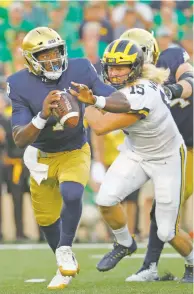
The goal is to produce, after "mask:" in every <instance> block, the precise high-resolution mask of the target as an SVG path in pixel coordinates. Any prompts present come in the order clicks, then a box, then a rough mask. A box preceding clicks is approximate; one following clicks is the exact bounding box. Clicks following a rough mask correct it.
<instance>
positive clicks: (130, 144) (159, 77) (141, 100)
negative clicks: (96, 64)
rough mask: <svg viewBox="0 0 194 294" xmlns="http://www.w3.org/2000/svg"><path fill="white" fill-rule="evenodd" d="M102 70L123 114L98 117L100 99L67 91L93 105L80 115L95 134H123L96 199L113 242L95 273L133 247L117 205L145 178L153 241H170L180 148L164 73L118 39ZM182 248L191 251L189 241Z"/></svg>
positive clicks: (178, 197) (178, 196) (181, 166)
mask: <svg viewBox="0 0 194 294" xmlns="http://www.w3.org/2000/svg"><path fill="white" fill-rule="evenodd" d="M103 68H104V70H103V71H104V76H105V79H106V80H107V81H108V82H110V83H111V84H112V85H113V86H115V87H117V89H118V88H120V90H119V91H117V92H115V93H113V94H111V96H110V97H112V98H113V97H115V98H118V99H121V97H124V98H126V99H127V100H128V102H129V104H130V111H129V112H128V113H122V114H121V113H120V114H116V113H106V114H102V113H101V111H99V110H98V109H97V108H96V107H98V108H101V109H103V108H104V107H105V106H106V103H107V102H106V99H105V97H102V96H94V95H93V94H92V92H91V91H89V94H88V90H87V87H86V86H85V85H78V84H75V83H73V85H74V86H77V88H78V89H79V93H77V92H76V91H74V90H70V92H71V94H73V95H75V96H77V97H78V99H79V100H81V101H82V102H85V103H88V104H94V106H96V107H94V106H90V107H88V108H87V109H86V113H85V115H86V119H87V121H88V123H89V125H90V127H91V128H92V129H93V130H94V131H95V132H96V134H97V135H104V134H106V133H108V132H111V131H114V130H116V129H123V131H124V133H125V135H126V138H125V144H124V146H123V150H122V151H121V153H120V154H119V156H118V157H117V159H116V160H115V161H114V163H113V164H112V165H111V167H110V168H109V170H108V171H107V173H106V176H105V179H104V181H103V183H102V185H101V188H100V191H99V193H98V195H97V199H96V202H97V204H98V205H99V207H100V210H101V213H102V216H103V218H104V220H105V221H106V222H107V223H108V225H109V226H110V228H111V229H112V232H113V234H114V235H115V239H116V241H115V242H114V248H113V250H112V251H111V252H109V253H107V254H106V255H105V256H104V257H103V259H102V260H101V261H100V262H99V263H98V265H97V269H98V270H99V271H108V270H110V269H112V268H114V267H115V266H116V264H117V263H118V262H119V261H120V260H121V259H122V258H123V257H124V256H126V255H131V254H132V253H133V252H134V251H135V250H136V248H137V245H136V243H135V240H134V239H133V237H132V236H131V235H130V233H129V231H128V228H127V224H126V218H125V214H124V212H123V209H122V206H121V205H120V203H121V202H122V201H123V200H124V198H125V197H126V196H127V195H129V194H130V193H132V192H133V191H135V190H137V189H138V188H140V187H141V186H142V185H143V184H144V183H145V182H146V181H147V180H148V179H150V178H151V179H152V181H153V182H154V187H155V198H156V222H157V226H158V231H157V234H158V237H159V238H160V239H161V240H162V241H163V242H170V241H171V240H173V239H174V238H175V236H176V234H178V220H179V214H180V207H181V202H182V195H183V191H184V178H185V160H186V148H185V145H184V141H183V138H182V136H181V135H180V133H179V131H178V129H177V126H176V124H175V122H174V120H173V118H172V115H171V113H170V111H169V108H168V106H169V101H168V99H167V97H166V95H165V93H164V90H163V88H162V86H161V84H163V83H164V81H165V80H167V78H168V74H169V72H168V71H167V70H164V69H159V68H156V67H155V66H154V65H151V64H144V55H143V51H142V50H141V48H140V47H139V46H138V45H137V44H136V43H135V42H133V41H130V40H121V39H119V40H115V41H113V42H112V43H111V44H109V46H108V47H107V49H106V51H105V53H104V56H103ZM106 109H107V108H106ZM112 109H113V107H112ZM107 110H108V109H107ZM184 242H187V238H185V240H184ZM187 245H188V251H189V250H190V251H192V247H190V246H191V245H190V243H189V242H188V244H187Z"/></svg>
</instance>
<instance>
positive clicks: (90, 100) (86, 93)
mask: <svg viewBox="0 0 194 294" xmlns="http://www.w3.org/2000/svg"><path fill="white" fill-rule="evenodd" d="M71 84H72V85H73V86H74V87H75V88H76V89H77V91H75V90H73V89H69V91H70V93H71V95H73V96H76V97H77V98H78V99H79V100H80V101H81V102H83V103H87V104H91V105H93V104H94V103H95V102H96V99H95V96H94V95H93V92H92V90H90V89H89V88H88V87H87V86H86V85H83V84H77V83H75V82H71Z"/></svg>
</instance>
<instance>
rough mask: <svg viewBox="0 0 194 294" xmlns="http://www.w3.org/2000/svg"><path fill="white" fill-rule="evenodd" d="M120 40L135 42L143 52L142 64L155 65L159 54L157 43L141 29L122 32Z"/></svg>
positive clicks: (149, 34)
mask: <svg viewBox="0 0 194 294" xmlns="http://www.w3.org/2000/svg"><path fill="white" fill-rule="evenodd" d="M120 39H129V40H133V41H135V42H136V43H137V44H138V45H140V46H141V48H142V51H143V52H144V62H145V63H153V64H156V62H157V60H158V57H159V54H160V52H159V47H158V44H157V41H156V39H155V38H154V36H153V35H152V34H151V33H149V32H148V31H146V30H143V29H137V28H134V29H130V30H127V31H126V32H124V33H123V34H122V35H121V36H120Z"/></svg>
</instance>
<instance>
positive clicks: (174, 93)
mask: <svg viewBox="0 0 194 294" xmlns="http://www.w3.org/2000/svg"><path fill="white" fill-rule="evenodd" d="M163 88H164V91H165V94H166V96H167V97H168V99H170V100H172V99H176V98H181V95H182V92H183V87H182V86H181V85H180V84H172V85H165V86H163Z"/></svg>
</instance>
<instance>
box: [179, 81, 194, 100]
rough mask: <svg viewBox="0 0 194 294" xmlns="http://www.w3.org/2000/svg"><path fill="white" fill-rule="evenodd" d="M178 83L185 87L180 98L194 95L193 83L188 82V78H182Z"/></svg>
mask: <svg viewBox="0 0 194 294" xmlns="http://www.w3.org/2000/svg"><path fill="white" fill-rule="evenodd" d="M177 84H179V85H181V86H182V87H183V91H182V94H181V97H180V98H184V99H187V98H189V97H190V96H191V95H193V88H192V86H191V84H189V83H188V81H186V80H181V81H179V82H178V83H177Z"/></svg>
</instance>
